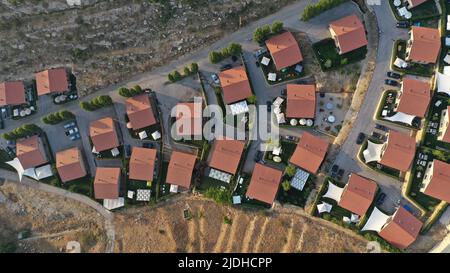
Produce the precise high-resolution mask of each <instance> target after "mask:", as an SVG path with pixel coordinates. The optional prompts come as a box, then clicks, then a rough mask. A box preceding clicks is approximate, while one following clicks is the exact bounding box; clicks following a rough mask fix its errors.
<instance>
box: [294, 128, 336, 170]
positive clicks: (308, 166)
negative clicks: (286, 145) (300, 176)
mask: <svg viewBox="0 0 450 273" xmlns="http://www.w3.org/2000/svg"><path fill="white" fill-rule="evenodd" d="M328 146H329V143H328V142H327V141H325V140H323V139H321V138H320V137H317V136H314V135H312V134H310V133H308V132H304V133H303V135H302V137H301V139H300V141H299V143H298V144H297V147H296V148H295V151H294V153H293V154H292V157H291V159H290V163H292V164H294V165H296V166H297V167H300V168H302V169H304V170H305V171H308V172H310V173H313V174H314V173H317V171H318V170H319V167H320V165H322V162H323V160H324V159H325V155H326V153H327V150H328Z"/></svg>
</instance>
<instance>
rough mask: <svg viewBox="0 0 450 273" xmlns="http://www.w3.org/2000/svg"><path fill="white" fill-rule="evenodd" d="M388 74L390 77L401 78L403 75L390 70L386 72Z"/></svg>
mask: <svg viewBox="0 0 450 273" xmlns="http://www.w3.org/2000/svg"><path fill="white" fill-rule="evenodd" d="M386 75H387V76H388V77H389V78H393V79H397V80H398V79H400V78H401V77H402V75H400V74H398V73H395V72H391V71H389V72H388V73H386Z"/></svg>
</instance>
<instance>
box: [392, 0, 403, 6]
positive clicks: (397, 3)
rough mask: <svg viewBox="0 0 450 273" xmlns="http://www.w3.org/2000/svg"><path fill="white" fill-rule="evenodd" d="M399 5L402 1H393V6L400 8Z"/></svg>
mask: <svg viewBox="0 0 450 273" xmlns="http://www.w3.org/2000/svg"><path fill="white" fill-rule="evenodd" d="M401 3H402V1H400V0H394V6H396V7H398V6H400V4H401Z"/></svg>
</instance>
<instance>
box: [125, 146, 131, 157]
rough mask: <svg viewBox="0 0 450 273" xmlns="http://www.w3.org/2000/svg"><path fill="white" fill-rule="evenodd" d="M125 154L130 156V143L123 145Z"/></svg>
mask: <svg viewBox="0 0 450 273" xmlns="http://www.w3.org/2000/svg"><path fill="white" fill-rule="evenodd" d="M125 156H126V157H130V156H131V146H130V145H128V144H127V145H125Z"/></svg>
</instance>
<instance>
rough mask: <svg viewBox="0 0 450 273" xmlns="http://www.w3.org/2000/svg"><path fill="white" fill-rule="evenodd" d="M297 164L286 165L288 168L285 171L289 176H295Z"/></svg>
mask: <svg viewBox="0 0 450 273" xmlns="http://www.w3.org/2000/svg"><path fill="white" fill-rule="evenodd" d="M295 170H296V169H295V166H294V165H288V166H286V169H284V172H285V173H286V175H287V176H289V177H293V176H294V175H295Z"/></svg>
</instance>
